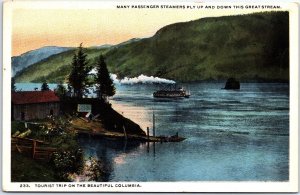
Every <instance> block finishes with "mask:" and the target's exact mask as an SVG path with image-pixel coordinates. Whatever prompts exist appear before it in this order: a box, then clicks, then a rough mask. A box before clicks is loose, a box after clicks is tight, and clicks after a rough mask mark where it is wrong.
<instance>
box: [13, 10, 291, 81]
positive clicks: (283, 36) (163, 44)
mask: <svg viewBox="0 0 300 195" xmlns="http://www.w3.org/2000/svg"><path fill="white" fill-rule="evenodd" d="M125 43H126V42H125ZM86 53H87V54H88V59H89V63H90V64H91V65H95V62H96V58H97V57H99V55H100V54H103V55H105V57H106V61H107V64H108V68H109V70H110V71H111V72H112V73H114V74H117V75H118V77H119V78H123V77H136V76H139V75H141V74H144V75H148V76H157V77H162V78H166V79H171V80H176V81H182V82H191V81H218V80H226V79H228V78H230V77H235V78H237V79H239V80H241V81H266V82H275V81H279V82H287V81H288V80H289V13H288V12H281V11H280V12H261V13H254V14H247V15H237V16H223V17H213V18H202V19H198V20H194V21H189V22H181V23H175V24H171V25H168V26H165V27H163V28H161V29H160V30H158V31H157V32H156V34H155V35H154V36H153V37H149V38H143V39H132V40H129V42H128V43H126V44H122V43H121V44H118V45H117V46H110V47H101V48H87V49H86ZM73 54H74V51H66V52H63V53H61V54H57V55H54V56H51V57H49V58H47V59H46V60H44V61H42V62H41V61H40V62H37V63H36V64H33V65H32V66H30V67H28V68H26V69H24V70H23V71H22V72H21V73H20V74H18V75H17V76H16V80H17V82H40V81H42V80H44V79H46V80H47V81H49V82H59V81H66V79H67V76H68V74H69V72H70V70H71V65H70V64H71V60H72V57H73Z"/></svg>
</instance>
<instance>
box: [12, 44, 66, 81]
mask: <svg viewBox="0 0 300 195" xmlns="http://www.w3.org/2000/svg"><path fill="white" fill-rule="evenodd" d="M70 49H72V48H70V47H56V46H46V47H42V48H39V49H36V50H32V51H28V52H26V53H24V54H21V55H20V56H14V57H12V58H11V60H12V75H13V76H14V75H15V74H16V73H17V72H19V71H21V70H23V69H24V68H27V67H28V66H30V65H32V64H34V63H36V62H39V61H41V60H43V59H45V58H48V57H49V56H51V55H54V54H58V53H61V52H64V51H67V50H70Z"/></svg>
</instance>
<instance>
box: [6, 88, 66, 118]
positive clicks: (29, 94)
mask: <svg viewBox="0 0 300 195" xmlns="http://www.w3.org/2000/svg"><path fill="white" fill-rule="evenodd" d="M11 101H12V104H11V117H12V120H32V119H44V118H46V117H47V116H49V115H52V116H57V115H58V114H59V108H60V102H59V97H58V96H56V94H55V93H54V91H50V90H49V91H20V92H12V93H11Z"/></svg>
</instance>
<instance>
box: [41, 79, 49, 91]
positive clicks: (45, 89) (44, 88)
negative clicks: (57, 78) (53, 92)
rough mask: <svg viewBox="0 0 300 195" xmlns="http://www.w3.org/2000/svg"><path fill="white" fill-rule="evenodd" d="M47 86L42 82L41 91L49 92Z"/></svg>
mask: <svg viewBox="0 0 300 195" xmlns="http://www.w3.org/2000/svg"><path fill="white" fill-rule="evenodd" d="M49 90H50V89H49V86H48V83H47V82H46V81H44V82H43V84H42V86H41V91H49Z"/></svg>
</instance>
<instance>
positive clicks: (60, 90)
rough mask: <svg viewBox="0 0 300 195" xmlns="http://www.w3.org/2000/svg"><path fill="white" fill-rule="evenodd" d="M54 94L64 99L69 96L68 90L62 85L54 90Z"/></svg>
mask: <svg viewBox="0 0 300 195" xmlns="http://www.w3.org/2000/svg"><path fill="white" fill-rule="evenodd" d="M54 92H55V94H56V95H57V96H58V97H60V98H64V97H65V96H66V94H67V89H66V87H65V86H64V85H63V84H62V83H59V84H58V85H57V87H56V88H55V89H54Z"/></svg>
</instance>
